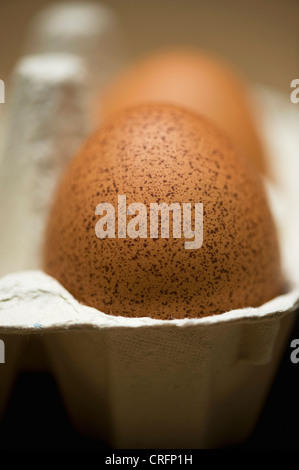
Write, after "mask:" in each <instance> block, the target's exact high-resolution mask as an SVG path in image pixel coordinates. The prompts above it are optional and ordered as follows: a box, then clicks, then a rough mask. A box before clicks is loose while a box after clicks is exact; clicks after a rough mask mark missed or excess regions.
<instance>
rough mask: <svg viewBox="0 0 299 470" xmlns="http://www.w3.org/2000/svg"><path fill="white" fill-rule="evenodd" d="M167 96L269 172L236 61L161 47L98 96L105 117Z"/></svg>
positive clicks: (164, 98)
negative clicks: (204, 119)
mask: <svg viewBox="0 0 299 470" xmlns="http://www.w3.org/2000/svg"><path fill="white" fill-rule="evenodd" d="M161 101H162V102H169V103H173V104H177V105H179V106H183V107H186V108H188V109H190V110H191V111H195V112H197V113H199V114H202V115H203V116H205V117H207V118H208V119H210V120H211V121H213V122H214V123H215V124H216V125H217V126H219V127H220V128H221V129H223V130H224V131H225V132H226V133H227V135H228V136H229V137H230V138H231V139H232V140H233V141H234V143H235V145H237V146H238V147H239V149H240V151H241V152H242V153H244V154H245V155H247V156H248V157H249V158H251V160H252V161H253V162H254V163H255V164H256V166H257V168H258V169H259V170H260V171H262V172H264V173H266V172H267V171H266V170H267V168H266V161H265V157H264V155H263V150H262V146H261V142H260V138H259V136H258V132H257V129H256V124H255V122H254V118H253V116H252V110H251V109H250V104H249V103H250V99H249V96H248V90H247V88H246V85H245V83H244V80H243V77H241V76H240V72H239V71H237V70H236V69H235V68H234V67H233V66H232V65H230V66H229V65H227V64H226V63H225V62H222V61H221V60H219V59H214V58H212V57H210V56H209V55H207V54H204V53H198V52H193V51H190V50H172V51H166V52H160V53H156V54H153V55H150V56H149V57H147V58H145V59H143V60H141V61H140V62H137V63H136V64H135V65H133V66H131V67H130V68H129V69H127V70H125V71H124V72H123V74H122V75H121V76H120V77H119V78H118V79H117V80H116V82H115V83H113V84H112V85H111V86H110V87H109V89H108V90H107V91H106V93H104V94H103V95H102V96H101V97H100V100H99V106H100V110H99V111H98V112H99V116H100V119H101V121H103V120H104V121H105V120H106V119H107V118H110V117H111V116H112V115H113V114H115V112H117V111H119V110H120V109H123V108H125V107H127V106H132V105H136V104H140V103H146V102H161Z"/></svg>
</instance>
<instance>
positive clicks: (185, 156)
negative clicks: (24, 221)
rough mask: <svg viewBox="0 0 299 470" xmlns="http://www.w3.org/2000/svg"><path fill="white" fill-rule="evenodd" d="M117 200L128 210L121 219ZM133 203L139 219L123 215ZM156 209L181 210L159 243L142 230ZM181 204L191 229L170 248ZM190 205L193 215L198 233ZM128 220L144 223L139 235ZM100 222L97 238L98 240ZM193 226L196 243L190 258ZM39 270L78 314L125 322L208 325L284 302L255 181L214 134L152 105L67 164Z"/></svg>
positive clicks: (183, 114)
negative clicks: (83, 308) (203, 320)
mask: <svg viewBox="0 0 299 470" xmlns="http://www.w3.org/2000/svg"><path fill="white" fill-rule="evenodd" d="M121 196H122V197H123V196H126V204H123V203H122V204H120V205H121V207H120V209H119V208H118V201H119V197H121ZM122 200H123V199H122ZM106 203H109V204H111V206H109V210H108V209H106V212H105V211H102V213H101V214H100V212H99V211H97V210H96V208H97V207H98V206H99V205H100V204H106ZM133 203H141V204H143V206H142V207H143V208H144V211H145V214H144V211H143V210H141V208H139V209H138V211H139V212H138V211H135V212H134V211H133V212H132V210H129V209H128V208H129V206H130V205H131V204H133ZM155 203H159V204H161V203H166V204H167V205H170V204H172V203H177V204H178V205H179V207H180V208H181V210H182V212H181V219H180V220H179V219H178V218H175V215H174V213H173V216H170V224H169V226H170V231H169V234H168V237H167V233H165V232H164V235H163V236H164V237H165V235H166V237H165V238H163V237H162V236H161V235H162V234H161V233H160V228H161V227H160V228H159V232H157V233H156V234H155V232H154V231H153V232H152V233H151V231H150V222H152V220H151V212H150V211H151V206H150V204H155ZM183 204H191V206H189V207H191V214H193V216H192V220H191V222H192V223H191V227H190V225H189V227H188V223H187V222H186V232H185V231H184V230H183V229H182V233H181V238H179V237H178V232H176V236H177V238H174V236H173V229H174V227H175V228H176V229H178V227H181V226H182V225H183V223H182V221H183V220H184V219H183V215H182V214H183V208H184V207H185V206H183ZM195 204H197V207H203V218H202V221H203V226H201V227H203V230H202V232H200V230H199V229H198V228H199V227H200V223H198V222H200V220H201V219H200V217H198V219H197V222H196V219H195V215H194V214H195V207H196V206H195ZM200 204H203V206H200ZM100 207H103V206H100ZM105 207H108V206H105ZM111 207H112V208H113V210H112V212H111ZM130 207H131V208H132V207H133V206H130ZM135 207H136V206H135ZM138 207H141V206H138ZM168 207H169V206H168ZM176 207H177V206H176ZM186 207H187V206H186ZM124 208H125V210H127V216H126V218H127V221H126V222H125V227H126V224H127V233H126V229H125V232H123V231H122V228H121V227H123V226H124V225H123V224H124V217H125V216H124V213H125V212H124ZM113 211H114V212H115V217H114V213H113ZM96 212H97V213H96ZM186 213H187V214H188V212H186ZM108 214H109V217H108ZM138 214H142V215H143V216H144V215H145V217H147V218H146V219H144V217H143V219H141V218H140V219H139V221H140V223H139V224H137V222H136V220H137V219H135V221H134V218H135V217H137V216H138ZM189 214H190V213H189ZM105 217H106V219H105ZM176 217H178V213H176ZM137 218H138V217H137ZM103 220H106V222H107V221H109V223H108V222H107V223H105V224H104V223H103ZM144 220H145V225H144V223H143V222H144ZM163 220H164V221H165V220H166V218H164V219H163ZM178 220H179V223H178ZM189 220H190V219H189ZM156 221H157V220H156ZM158 221H159V226H161V219H160V218H158ZM186 221H188V218H187V216H186ZM154 222H155V219H153V227H154V226H155V224H154ZM195 222H196V225H195ZM98 223H102V232H103V233H104V236H105V238H99V237H98V236H97V234H96V227H97V225H98ZM114 223H115V227H114V226H113V224H114ZM130 223H131V228H130V230H131V232H130V233H131V235H130V236H129V235H128V233H129V224H130ZM132 224H133V229H134V230H135V232H134V230H133V231H132ZM108 226H109V228H108ZM192 227H193V228H194V230H195V227H196V234H197V236H198V238H197V240H199V241H200V233H202V234H203V241H202V245H201V246H200V243H198V247H193V248H191V249H190V247H189V248H186V246H185V242H186V241H188V240H189V241H190V240H191V234H190V233H188V231H187V229H188V228H189V229H191V228H192ZM119 228H120V236H122V237H125V238H119V237H118V231H119ZM105 231H106V232H105ZM105 233H106V235H109V236H106V235H105ZM134 233H135V235H136V238H133V236H134ZM151 234H152V235H154V236H155V237H154V238H151V237H150V235H151ZM113 235H115V238H113ZM102 236H103V235H102ZM44 268H45V270H46V272H47V273H49V274H50V275H52V276H53V277H55V278H56V279H58V280H59V281H60V282H61V283H62V285H63V286H65V288H66V289H68V290H69V291H70V292H71V293H72V294H73V295H74V296H75V298H77V299H78V300H79V301H81V302H82V303H84V304H86V305H89V306H92V307H95V308H97V309H99V310H101V311H103V312H105V313H106V314H111V315H122V316H128V317H142V316H149V317H153V318H160V319H173V318H185V317H192V318H193V317H202V316H207V315H215V314H221V313H223V312H226V311H228V310H231V309H236V308H240V307H248V306H258V305H261V304H263V303H264V302H266V301H268V300H270V299H272V298H273V297H275V296H277V295H278V294H280V293H281V292H282V275H281V271H280V259H279V250H278V244H277V239H276V233H275V227H274V224H273V220H272V217H271V213H270V210H269V207H268V205H267V200H266V197H265V193H264V189H263V185H262V181H261V178H260V176H259V174H258V172H257V171H256V170H255V169H254V167H253V165H251V163H250V162H249V161H248V160H247V159H246V158H243V157H242V155H239V154H238V152H237V151H236V150H235V149H234V147H233V145H232V144H231V142H230V141H229V140H228V139H227V138H226V136H224V135H222V133H221V132H220V131H219V130H217V129H216V128H214V125H212V124H210V123H209V122H207V121H206V120H205V119H203V118H201V117H199V116H198V115H196V114H193V113H192V112H189V111H186V110H184V109H181V108H178V107H175V106H170V105H162V104H161V105H153V104H152V105H141V106H137V107H135V108H132V109H128V110H126V111H124V112H122V113H120V114H119V115H117V116H115V117H114V118H113V119H112V120H111V121H110V122H108V123H107V124H106V125H105V126H103V127H102V128H101V129H99V130H98V131H97V132H96V133H95V134H94V135H92V137H91V138H89V140H88V141H87V143H86V144H85V146H84V147H83V148H82V150H81V151H80V152H79V154H78V155H77V156H76V157H75V158H74V159H73V160H72V162H71V164H70V166H69V168H68V170H67V171H66V173H65V175H64V178H63V180H62V182H61V184H60V187H59V188H58V192H57V194H56V197H55V200H54V204H53V207H52V210H51V213H50V217H49V222H48V227H47V231H46V237H45V246H44Z"/></svg>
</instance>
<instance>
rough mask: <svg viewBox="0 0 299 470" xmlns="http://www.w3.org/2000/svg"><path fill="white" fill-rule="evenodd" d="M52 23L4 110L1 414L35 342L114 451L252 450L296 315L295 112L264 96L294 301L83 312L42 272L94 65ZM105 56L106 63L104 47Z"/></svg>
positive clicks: (93, 430) (81, 424)
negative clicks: (127, 313)
mask: <svg viewBox="0 0 299 470" xmlns="http://www.w3.org/2000/svg"><path fill="white" fill-rule="evenodd" d="M70 8H72V7H70ZM93 11H94V10H93ZM87 16H88V15H87ZM40 21H41V20H40ZM49 24H50V23H49ZM55 24H56V22H55V21H54V22H53V23H52V27H49V28H48V29H47V31H45V29H46V27H45V26H41V25H42V22H41V23H39V25H40V26H35V27H34V28H33V29H32V30H31V34H32V35H34V34H37V32H36V31H37V30H38V34H39V35H41V36H42V38H43V41H42V40H40V43H41V44H45V45H44V46H43V49H42V50H39V51H38V54H37V55H36V54H34V55H33V56H32V55H30V56H27V57H23V58H22V59H21V61H20V62H19V64H17V66H16V69H15V73H14V80H13V86H12V89H11V98H10V99H9V102H8V103H7V105H6V106H7V108H8V114H7V119H6V122H7V123H8V124H7V126H6V130H5V132H4V136H3V141H2V162H1V163H2V164H1V167H0V180H1V184H0V192H1V200H5V204H1V206H0V216H1V220H5V231H4V230H3V229H2V230H1V232H0V248H1V250H0V267H1V273H2V277H1V278H0V339H3V340H4V342H5V346H6V362H5V364H0V382H1V387H0V414H1V413H3V411H4V409H5V405H6V403H7V400H8V396H9V393H10V390H11V387H12V383H13V380H14V377H15V375H16V374H17V371H18V368H19V364H20V358H21V357H22V354H24V341H25V339H26V338H28V337H33V335H38V338H40V340H41V341H42V343H43V345H44V348H45V350H46V352H47V355H48V358H49V360H48V368H49V370H50V371H51V372H52V373H53V375H54V376H55V378H56V380H57V383H58V386H59V388H60V393H61V395H62V397H63V400H64V402H65V405H66V408H67V410H68V412H69V416H70V418H71V420H72V422H73V423H74V425H75V426H76V428H77V429H78V430H79V431H80V432H83V433H86V434H89V435H92V436H95V437H98V438H100V439H102V440H105V441H107V442H108V443H109V444H110V445H112V446H113V447H116V448H209V447H219V446H223V445H226V444H232V443H235V442H238V441H242V440H243V439H245V438H246V437H247V436H248V434H249V433H250V432H251V431H252V429H253V427H254V425H255V424H256V422H257V419H258V417H259V414H260V412H261V409H262V407H263V405H264V402H265V399H266V396H267V393H268V391H269V389H270V387H271V383H272V380H273V377H274V375H275V372H276V370H277V367H278V365H279V361H280V358H281V355H282V354H283V352H284V349H285V347H286V344H287V343H286V342H287V339H288V337H289V335H290V331H291V328H292V325H293V322H294V320H295V318H296V316H297V314H298V307H299V262H298V254H299V249H298V234H299V227H298V226H297V223H296V217H297V219H298V209H297V206H296V203H297V201H298V196H299V195H298V190H297V189H296V188H297V182H296V181H295V178H294V176H293V175H294V174H295V175H298V174H299V173H298V169H299V165H298V159H297V158H296V157H297V149H298V145H299V142H298V133H297V129H298V112H296V111H295V108H294V105H293V106H292V105H291V104H290V103H288V102H287V101H286V100H285V99H284V98H282V97H280V96H279V95H277V94H275V93H273V92H272V91H271V90H270V91H269V90H268V89H263V88H258V89H256V90H255V94H257V95H258V98H259V100H260V101H261V103H262V104H263V110H264V115H263V116H262V123H261V125H262V126H263V136H264V139H265V145H266V147H267V148H268V151H269V154H270V155H271V159H272V161H273V166H274V170H275V172H276V174H277V179H278V183H275V184H274V183H270V182H269V181H266V185H267V189H268V194H269V201H270V204H271V207H272V210H273V214H274V216H275V219H276V222H277V227H278V233H279V239H280V246H281V251H282V261H283V267H284V270H285V276H286V279H287V280H288V281H289V289H288V292H287V293H285V294H284V295H281V296H279V297H277V298H275V299H272V300H271V301H270V302H267V303H266V304H264V305H262V306H261V307H259V308H244V309H240V310H235V311H231V312H226V313H223V314H221V315H216V316H209V317H205V318H200V319H184V320H171V321H163V320H155V319H152V318H148V317H142V311H141V312H140V315H141V317H140V318H126V317H122V316H111V315H106V314H105V313H103V312H100V311H98V310H96V309H94V308H91V307H88V306H85V305H82V304H80V303H79V302H78V301H77V300H75V299H74V298H73V297H72V295H71V294H70V293H69V292H68V291H67V290H65V289H64V288H63V286H62V285H61V284H60V283H59V282H58V281H57V280H55V279H54V278H52V277H50V276H48V275H47V274H45V273H44V272H43V271H42V270H41V265H40V247H41V244H42V238H43V230H44V225H45V220H46V218H47V216H48V211H49V206H50V204H51V198H52V195H53V191H54V190H55V186H56V184H57V182H58V181H59V179H60V176H61V173H62V171H63V169H64V167H65V165H66V164H67V161H68V160H69V158H70V156H71V155H72V153H73V152H74V147H76V148H77V146H79V145H80V142H81V141H82V140H83V139H84V137H85V135H86V134H88V132H89V131H90V130H91V129H92V126H93V124H92V122H91V123H90V124H89V122H90V121H89V118H90V119H91V121H92V118H91V114H92V112H91V108H90V97H89V96H88V92H86V90H89V91H90V89H91V90H93V89H94V88H93V86H91V87H90V86H89V85H90V84H91V83H92V80H93V79H92V78H90V73H89V68H90V66H89V65H88V64H87V63H86V61H85V60H84V59H82V54H81V51H80V50H79V49H78V50H77V49H76V48H75V49H74V50H69V49H65V50H57V47H58V46H57V47H53V44H55V41H54V43H53V44H52V45H51V50H50V51H49V50H48V47H50V45H49V37H53V36H52V34H54V33H55V34H56V32H55V31H56V29H55V28H56V26H57V24H56V26H55ZM51 28H52V29H51ZM85 28H86V34H87V31H88V27H87V26H85ZM90 30H91V31H93V30H92V28H90ZM49 31H50V32H49ZM51 31H52V33H51ZM68 34H70V32H69V31H68ZM72 34H74V35H75V36H76V35H77V34H79V33H78V31H76V30H73V31H72ZM80 34H81V32H80ZM41 36H38V37H41ZM92 36H93V37H94V34H92ZM36 37H37V36H36ZM73 37H74V36H73ZM47 38H48V39H47ZM33 43H34V41H33ZM75 43H76V41H75V40H74V44H75ZM47 44H48V46H47ZM57 44H58V43H57ZM60 44H61V43H60ZM70 44H73V42H72V41H71V42H70ZM87 44H88V41H87ZM90 44H91V45H90V50H92V47H93V46H92V44H93V42H92V41H91V43H90ZM76 47H78V46H76ZM86 47H87V49H88V47H89V46H86ZM53 49H54V50H53ZM60 49H62V47H61V46H60ZM105 49H106V51H105V54H106V56H107V53H108V51H107V43H106V46H105ZM76 51H77V52H76ZM34 52H36V51H34ZM58 52H59V54H58ZM105 54H104V55H103V57H105ZM55 64H56V66H55ZM101 65H102V69H103V73H104V74H105V69H106V67H107V69H109V65H108V64H105V60H104V59H102V64H101ZM41 70H48V71H49V73H42V72H41ZM98 70H99V69H98ZM83 123H85V126H84V125H83ZM16 129H18V135H17V138H16ZM273 136H274V137H275V142H273V141H274V137H273ZM63 137H65V139H63ZM62 141H63V144H62ZM16 181H17V183H16ZM297 253H298V254H297ZM154 313H155V312H153V315H154ZM36 354H38V352H37V353H36Z"/></svg>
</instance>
